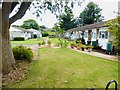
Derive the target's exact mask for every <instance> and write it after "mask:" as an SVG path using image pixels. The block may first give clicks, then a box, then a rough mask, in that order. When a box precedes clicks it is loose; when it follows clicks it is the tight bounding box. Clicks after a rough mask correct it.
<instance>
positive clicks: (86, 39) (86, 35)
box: [84, 30, 88, 43]
mask: <svg viewBox="0 0 120 90" xmlns="http://www.w3.org/2000/svg"><path fill="white" fill-rule="evenodd" d="M84 39H85V42H86V43H87V41H88V30H85V32H84Z"/></svg>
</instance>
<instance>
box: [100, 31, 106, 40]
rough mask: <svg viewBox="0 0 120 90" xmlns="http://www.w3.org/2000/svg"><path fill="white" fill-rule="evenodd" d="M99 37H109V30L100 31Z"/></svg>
mask: <svg viewBox="0 0 120 90" xmlns="http://www.w3.org/2000/svg"><path fill="white" fill-rule="evenodd" d="M99 38H102V39H108V32H107V31H100V33H99Z"/></svg>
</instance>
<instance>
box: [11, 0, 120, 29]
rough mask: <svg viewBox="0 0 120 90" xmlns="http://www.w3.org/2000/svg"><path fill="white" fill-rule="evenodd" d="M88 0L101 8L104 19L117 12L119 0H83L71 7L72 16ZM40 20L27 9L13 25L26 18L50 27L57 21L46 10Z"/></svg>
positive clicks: (113, 15) (79, 10) (76, 13)
mask: <svg viewBox="0 0 120 90" xmlns="http://www.w3.org/2000/svg"><path fill="white" fill-rule="evenodd" d="M89 1H93V2H94V3H96V4H97V5H99V7H100V8H101V9H102V11H101V13H102V15H103V16H104V21H106V20H109V19H113V18H115V17H116V16H117V15H116V14H115V13H114V12H118V2H119V1H120V0H85V2H83V3H82V5H81V7H78V6H77V5H76V6H75V7H74V8H73V14H74V17H78V16H79V14H80V13H81V12H82V11H83V10H84V8H85V7H86V5H87V4H88V3H89ZM41 18H42V21H41V20H40V19H37V18H36V16H35V15H33V14H32V12H30V11H29V10H27V12H26V14H25V15H24V16H23V17H22V19H19V20H17V21H16V22H15V23H13V25H22V24H23V21H25V20H27V19H34V20H36V21H37V22H38V24H39V25H40V26H41V25H45V26H46V27H48V28H52V27H53V26H54V24H55V23H56V22H57V19H56V17H55V15H53V14H52V13H51V12H50V11H46V13H43V14H41Z"/></svg>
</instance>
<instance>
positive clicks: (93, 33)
mask: <svg viewBox="0 0 120 90" xmlns="http://www.w3.org/2000/svg"><path fill="white" fill-rule="evenodd" d="M96 38H97V30H96V29H92V38H91V41H96Z"/></svg>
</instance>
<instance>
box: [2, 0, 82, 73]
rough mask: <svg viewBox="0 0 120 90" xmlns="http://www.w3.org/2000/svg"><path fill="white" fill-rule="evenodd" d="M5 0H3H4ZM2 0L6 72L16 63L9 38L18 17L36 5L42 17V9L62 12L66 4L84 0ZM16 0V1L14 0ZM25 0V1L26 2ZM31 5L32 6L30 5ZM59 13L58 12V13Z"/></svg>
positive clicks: (36, 10) (4, 68)
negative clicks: (7, 0) (9, 0)
mask: <svg viewBox="0 0 120 90" xmlns="http://www.w3.org/2000/svg"><path fill="white" fill-rule="evenodd" d="M2 1H3V0H2ZM2 1H0V4H2V7H0V17H2V23H1V24H2V27H1V29H0V35H1V38H2V42H0V43H2V47H0V49H1V50H2V52H0V53H2V64H3V65H2V71H3V74H4V73H8V72H9V71H10V70H11V69H12V66H13V64H14V63H15V60H14V56H13V52H12V48H11V43H10V39H9V28H10V25H11V24H12V23H14V22H15V21H17V20H18V19H21V18H22V17H23V16H24V15H25V13H26V11H27V10H28V9H29V10H30V9H31V7H34V12H33V14H35V15H36V16H37V17H40V14H41V10H46V9H48V10H50V11H51V12H52V13H54V14H56V13H58V12H59V13H60V12H62V9H63V8H64V6H69V7H73V6H74V3H75V2H78V4H81V2H82V0H79V1H76V0H75V1H74V0H70V1H69V2H68V1H67V0H65V1H63V0H56V1H55V2H50V1H46V0H45V1H43V2H42V1H41V0H40V1H39V0H37V1H33V2H30V1H32V0H22V1H23V2H21V0H19V1H18V2H16V0H11V2H2ZM14 1H15V2H14ZM24 1H25V2H24ZM18 4H19V5H20V6H19V8H18V10H17V12H16V13H15V14H14V15H13V16H11V17H10V13H12V12H13V11H14V10H15V8H16V7H17V6H18ZM30 5H31V7H30ZM0 6H1V5H0ZM56 15H57V14H56Z"/></svg>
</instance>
